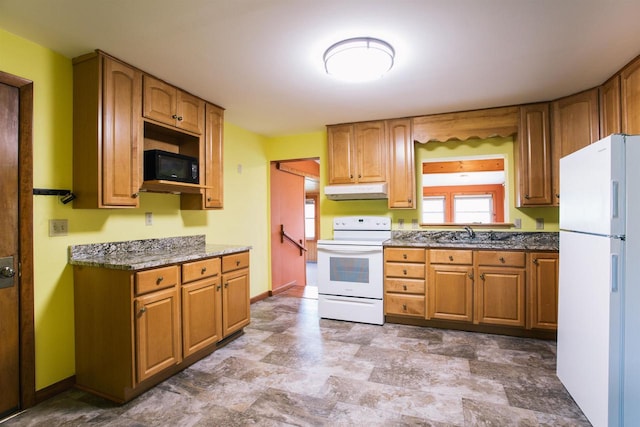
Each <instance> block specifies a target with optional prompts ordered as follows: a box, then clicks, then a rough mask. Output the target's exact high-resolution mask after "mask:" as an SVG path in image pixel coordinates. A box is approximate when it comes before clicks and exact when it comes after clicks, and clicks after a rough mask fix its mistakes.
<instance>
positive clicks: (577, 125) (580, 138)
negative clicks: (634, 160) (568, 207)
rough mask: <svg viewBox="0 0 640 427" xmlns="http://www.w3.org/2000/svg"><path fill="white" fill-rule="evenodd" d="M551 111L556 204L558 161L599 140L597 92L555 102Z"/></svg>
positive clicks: (579, 94)
mask: <svg viewBox="0 0 640 427" xmlns="http://www.w3.org/2000/svg"><path fill="white" fill-rule="evenodd" d="M551 109H552V111H553V164H552V166H551V167H552V171H553V172H554V173H553V195H554V203H555V204H558V203H559V198H558V196H557V195H558V194H560V179H559V171H560V159H561V158H562V157H564V156H566V155H568V154H571V153H573V152H575V151H578V150H579V149H581V148H583V147H586V146H587V145H589V144H591V143H592V142H596V141H597V140H598V139H600V119H599V115H598V89H591V90H588V91H585V92H581V93H578V94H576V95H572V96H568V97H566V98H562V99H559V100H557V101H554V102H553V103H552V104H551Z"/></svg>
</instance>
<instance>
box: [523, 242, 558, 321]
mask: <svg viewBox="0 0 640 427" xmlns="http://www.w3.org/2000/svg"><path fill="white" fill-rule="evenodd" d="M528 264H529V271H530V281H529V304H528V309H529V313H528V318H529V320H528V325H527V327H528V328H534V329H550V330H556V329H557V328H558V266H559V258H558V254H557V253H549V252H540V253H536V252H533V253H530V254H528Z"/></svg>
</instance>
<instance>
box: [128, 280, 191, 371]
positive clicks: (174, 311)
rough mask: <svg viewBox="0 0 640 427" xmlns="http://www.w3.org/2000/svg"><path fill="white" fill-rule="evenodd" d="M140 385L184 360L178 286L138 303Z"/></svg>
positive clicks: (137, 342) (140, 300)
mask: <svg viewBox="0 0 640 427" xmlns="http://www.w3.org/2000/svg"><path fill="white" fill-rule="evenodd" d="M135 309H136V311H135V317H136V318H135V323H136V340H135V343H136V359H137V368H138V369H137V374H138V382H142V381H144V380H145V379H147V378H149V377H151V376H153V375H154V374H157V373H158V372H160V371H162V370H163V369H165V368H168V367H169V366H172V365H176V364H178V363H180V361H181V360H182V357H181V354H182V351H181V346H180V344H181V339H180V303H179V295H178V287H173V288H170V289H166V290H163V291H158V292H154V293H152V294H148V295H146V296H143V297H139V298H136V300H135Z"/></svg>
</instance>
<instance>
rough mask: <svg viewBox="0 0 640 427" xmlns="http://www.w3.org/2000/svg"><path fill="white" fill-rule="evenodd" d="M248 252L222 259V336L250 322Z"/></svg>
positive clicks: (226, 256)
mask: <svg viewBox="0 0 640 427" xmlns="http://www.w3.org/2000/svg"><path fill="white" fill-rule="evenodd" d="M249 290H250V284H249V252H241V253H238V254H233V255H225V256H223V257H222V335H223V336H228V335H230V334H232V333H234V332H236V331H238V330H240V329H242V328H243V327H245V326H246V325H248V324H249V322H250V320H251V308H250V306H249V304H250V297H249Z"/></svg>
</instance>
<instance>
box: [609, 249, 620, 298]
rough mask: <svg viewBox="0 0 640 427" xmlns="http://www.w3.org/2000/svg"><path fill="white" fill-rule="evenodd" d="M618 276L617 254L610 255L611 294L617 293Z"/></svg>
mask: <svg viewBox="0 0 640 427" xmlns="http://www.w3.org/2000/svg"><path fill="white" fill-rule="evenodd" d="M619 274H620V270H619V268H618V254H611V292H618V279H619Z"/></svg>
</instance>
